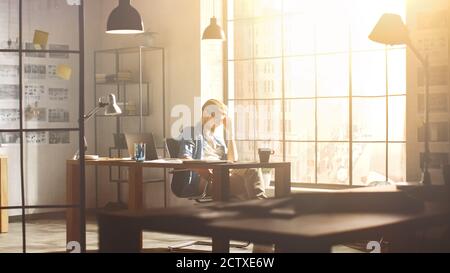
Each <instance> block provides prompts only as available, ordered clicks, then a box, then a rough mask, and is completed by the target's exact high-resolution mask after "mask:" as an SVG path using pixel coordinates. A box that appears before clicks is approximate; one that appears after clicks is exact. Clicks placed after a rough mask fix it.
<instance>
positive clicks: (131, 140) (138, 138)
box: [125, 133, 158, 161]
mask: <svg viewBox="0 0 450 273" xmlns="http://www.w3.org/2000/svg"><path fill="white" fill-rule="evenodd" d="M125 139H126V141H127V148H128V154H129V155H130V157H131V158H134V144H135V143H145V144H146V145H147V146H146V150H145V160H147V161H148V160H156V159H158V153H157V152H156V144H155V139H154V138H153V134H152V133H143V134H125Z"/></svg>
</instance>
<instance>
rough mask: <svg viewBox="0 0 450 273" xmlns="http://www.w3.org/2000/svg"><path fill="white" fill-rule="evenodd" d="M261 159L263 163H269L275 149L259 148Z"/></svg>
mask: <svg viewBox="0 0 450 273" xmlns="http://www.w3.org/2000/svg"><path fill="white" fill-rule="evenodd" d="M258 154H259V161H260V162H261V163H268V162H269V160H270V156H271V155H274V154H275V151H274V150H272V149H270V148H260V149H258Z"/></svg>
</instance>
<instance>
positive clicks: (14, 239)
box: [0, 219, 358, 253]
mask: <svg viewBox="0 0 450 273" xmlns="http://www.w3.org/2000/svg"><path fill="white" fill-rule="evenodd" d="M65 229H66V225H65V221H64V220H63V219H40V220H29V221H27V225H26V231H27V237H26V244H27V252H28V253H49V252H64V251H65V240H66V230H65ZM86 230H87V234H86V235H87V236H86V238H87V249H88V251H93V252H95V251H97V250H98V232H97V230H98V229H97V224H96V221H95V219H90V220H88V221H87V229H86ZM195 240H208V239H207V238H198V237H192V236H181V235H172V234H162V233H154V232H145V233H144V248H145V249H147V250H146V251H145V252H168V246H170V245H176V244H179V243H184V242H187V241H195ZM189 249H196V250H198V251H210V249H211V248H210V247H204V246H197V247H189ZM252 251H253V245H250V246H248V247H246V248H244V249H237V248H232V249H231V252H233V253H251V252H252ZM255 251H257V252H264V251H268V248H264V247H258V250H255ZM21 252H22V223H20V222H19V223H10V226H9V233H4V234H0V253H21ZM333 252H339V253H351V252H358V251H356V250H354V249H352V248H348V247H345V246H337V247H335V248H334V249H333Z"/></svg>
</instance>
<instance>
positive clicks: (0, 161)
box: [0, 158, 8, 233]
mask: <svg viewBox="0 0 450 273" xmlns="http://www.w3.org/2000/svg"><path fill="white" fill-rule="evenodd" d="M7 206H8V160H7V159H6V158H0V207H7ZM6 232H8V210H6V209H4V210H0V233H6Z"/></svg>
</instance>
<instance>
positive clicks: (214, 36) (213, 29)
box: [202, 17, 226, 41]
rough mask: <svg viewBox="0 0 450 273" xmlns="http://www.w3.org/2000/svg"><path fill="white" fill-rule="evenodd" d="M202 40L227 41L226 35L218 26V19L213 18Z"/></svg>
mask: <svg viewBox="0 0 450 273" xmlns="http://www.w3.org/2000/svg"><path fill="white" fill-rule="evenodd" d="M202 40H222V41H225V40H226V38H225V33H224V32H223V30H222V28H221V27H220V26H219V25H218V24H217V18H216V17H212V18H211V22H210V23H209V26H208V27H207V28H206V29H205V31H204V32H203V36H202Z"/></svg>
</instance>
